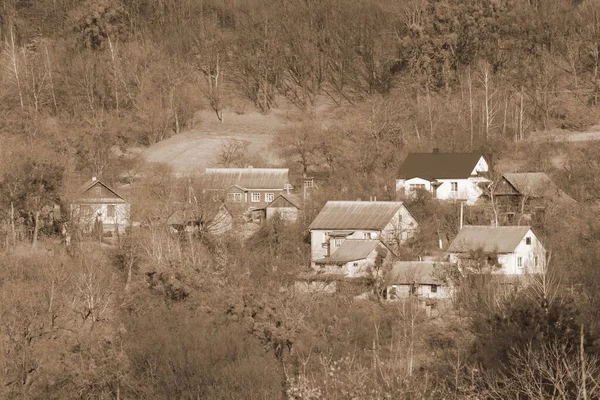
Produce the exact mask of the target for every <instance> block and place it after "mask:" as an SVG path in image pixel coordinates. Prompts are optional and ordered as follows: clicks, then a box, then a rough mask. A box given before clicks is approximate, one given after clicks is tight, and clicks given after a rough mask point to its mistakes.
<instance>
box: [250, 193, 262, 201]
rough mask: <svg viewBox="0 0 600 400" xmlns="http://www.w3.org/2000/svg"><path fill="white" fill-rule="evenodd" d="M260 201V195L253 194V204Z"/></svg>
mask: <svg viewBox="0 0 600 400" xmlns="http://www.w3.org/2000/svg"><path fill="white" fill-rule="evenodd" d="M259 201H260V193H252V202H253V203H257V202H259Z"/></svg>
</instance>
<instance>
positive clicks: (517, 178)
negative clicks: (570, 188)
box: [503, 172, 575, 202]
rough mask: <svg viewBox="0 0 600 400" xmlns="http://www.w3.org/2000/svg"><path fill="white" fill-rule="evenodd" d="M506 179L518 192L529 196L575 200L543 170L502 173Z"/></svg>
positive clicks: (567, 200)
mask: <svg viewBox="0 0 600 400" xmlns="http://www.w3.org/2000/svg"><path fill="white" fill-rule="evenodd" d="M503 178H504V179H506V181H507V182H508V183H510V184H511V185H512V186H513V187H514V188H515V189H516V190H517V191H518V192H519V193H521V194H522V195H525V196H530V197H543V198H547V199H554V200H558V201H564V202H575V200H574V199H573V198H572V197H571V196H569V195H568V194H566V193H565V192H563V191H562V190H561V188H559V187H558V186H557V185H556V184H555V183H554V182H553V181H552V179H550V177H548V175H546V174H545V173H543V172H519V173H511V174H504V175H503Z"/></svg>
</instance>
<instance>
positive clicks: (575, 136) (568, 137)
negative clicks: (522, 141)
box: [528, 125, 600, 142]
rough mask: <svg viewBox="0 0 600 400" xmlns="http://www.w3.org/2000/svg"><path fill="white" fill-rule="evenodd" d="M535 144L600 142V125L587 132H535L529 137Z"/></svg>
mask: <svg viewBox="0 0 600 400" xmlns="http://www.w3.org/2000/svg"><path fill="white" fill-rule="evenodd" d="M528 140H530V141H533V142H591V141H596V140H600V125H595V126H592V127H591V128H590V129H589V131H586V132H573V131H567V130H554V131H548V132H533V133H532V134H531V136H530V137H529V139H528Z"/></svg>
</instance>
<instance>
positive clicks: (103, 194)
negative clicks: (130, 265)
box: [71, 177, 130, 234]
mask: <svg viewBox="0 0 600 400" xmlns="http://www.w3.org/2000/svg"><path fill="white" fill-rule="evenodd" d="M71 221H73V222H75V223H76V224H78V225H79V226H80V227H81V228H82V230H83V231H84V232H91V231H92V230H93V229H94V227H97V228H98V229H100V228H101V229H102V231H103V232H113V233H117V234H119V233H124V232H125V229H126V228H127V227H128V226H129V224H130V217H129V203H128V202H127V201H126V200H125V199H124V198H123V196H121V195H120V194H118V193H117V192H116V191H115V190H114V189H112V188H110V187H109V186H108V185H106V184H104V183H103V182H102V181H100V180H99V179H96V177H93V178H92V179H91V180H90V181H89V182H86V183H85V184H84V185H83V186H82V187H81V188H80V189H79V192H78V195H77V197H76V198H75V199H74V200H73V202H72V203H71Z"/></svg>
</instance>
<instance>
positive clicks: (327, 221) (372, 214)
mask: <svg viewBox="0 0 600 400" xmlns="http://www.w3.org/2000/svg"><path fill="white" fill-rule="evenodd" d="M402 207H403V203H402V202H401V201H328V202H327V204H325V206H324V207H323V209H322V210H321V212H320V213H319V214H318V215H317V217H316V218H315V219H314V221H313V222H312V223H311V224H310V226H309V227H308V229H334V230H343V229H348V230H350V229H354V230H359V229H369V230H381V229H383V228H385V226H386V225H387V224H388V223H389V222H390V221H391V220H392V218H393V217H394V215H395V214H396V213H397V212H398V210H400V208H402ZM407 212H408V211H407Z"/></svg>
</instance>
